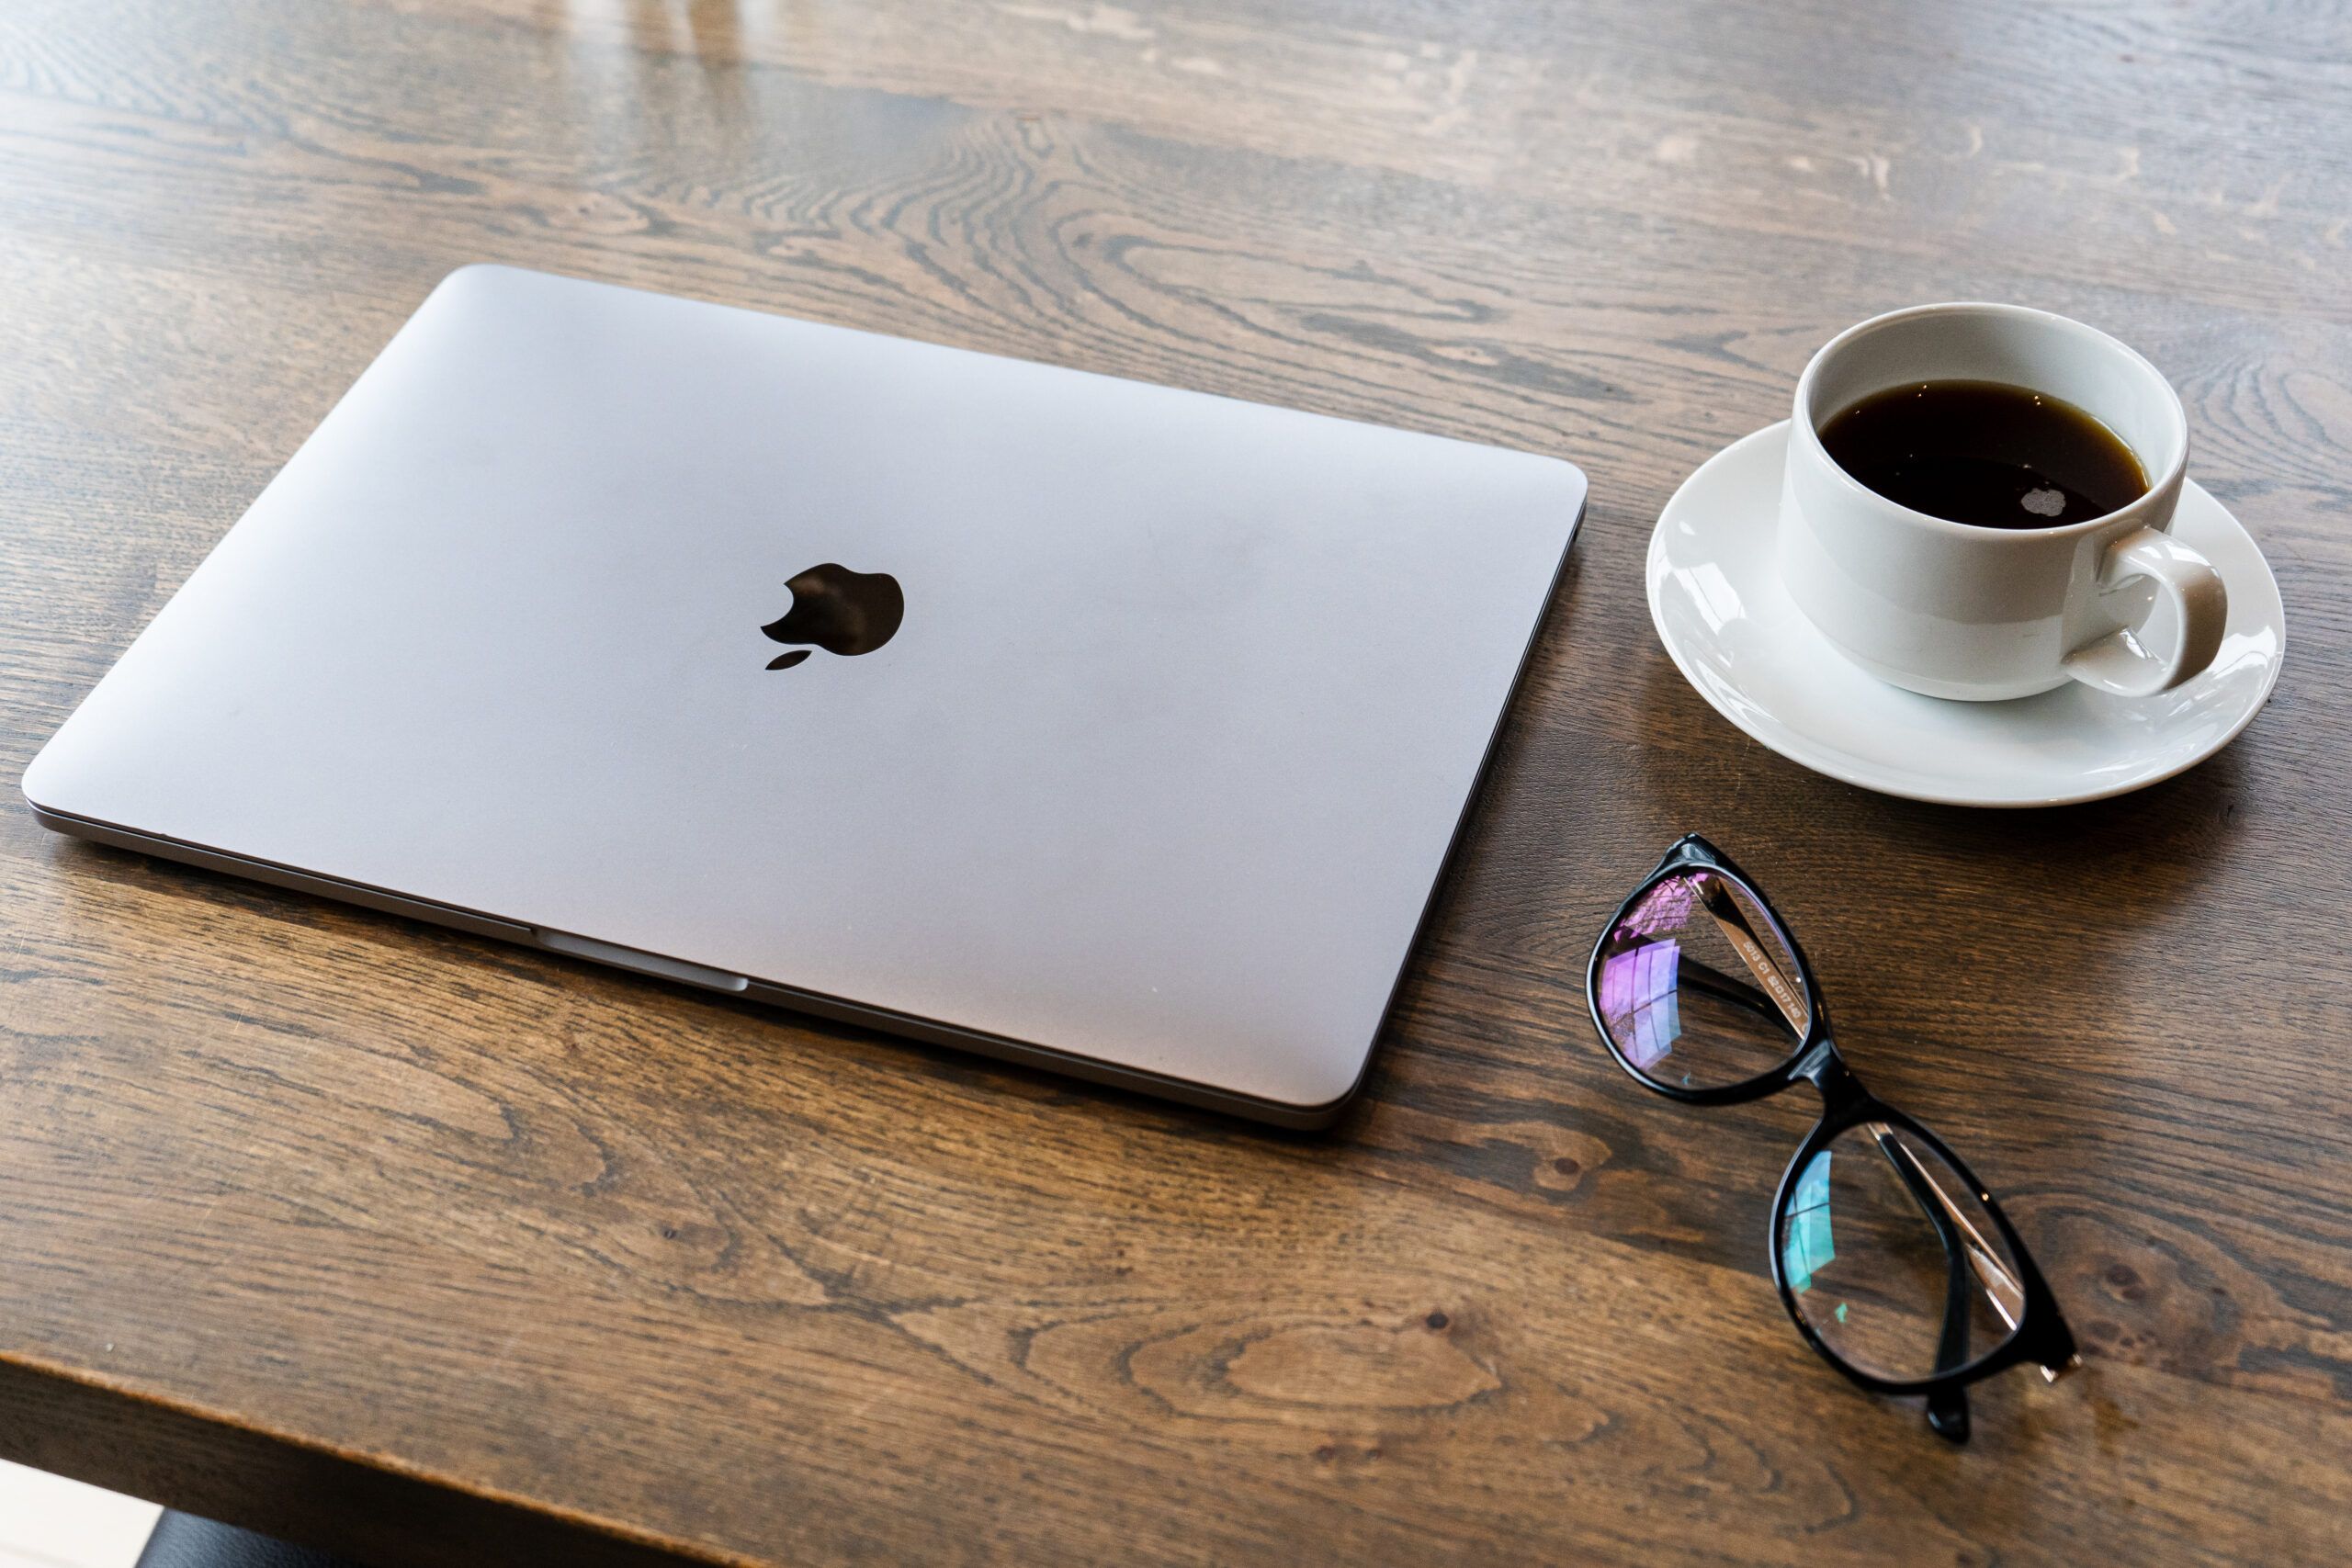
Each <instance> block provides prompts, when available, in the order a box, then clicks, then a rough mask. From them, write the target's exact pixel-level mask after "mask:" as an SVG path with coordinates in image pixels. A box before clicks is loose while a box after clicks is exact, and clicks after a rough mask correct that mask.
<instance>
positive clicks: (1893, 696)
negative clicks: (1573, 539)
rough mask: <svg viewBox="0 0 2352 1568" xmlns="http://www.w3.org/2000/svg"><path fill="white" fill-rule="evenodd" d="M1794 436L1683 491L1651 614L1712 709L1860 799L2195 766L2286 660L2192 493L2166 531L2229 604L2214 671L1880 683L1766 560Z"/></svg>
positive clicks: (2278, 617)
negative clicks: (2020, 693)
mask: <svg viewBox="0 0 2352 1568" xmlns="http://www.w3.org/2000/svg"><path fill="white" fill-rule="evenodd" d="M1788 429H1789V427H1788V424H1787V422H1785V421H1783V422H1782V423H1779V424H1776V425H1773V426H1771V427H1770V428H1769V429H1766V430H1759V431H1758V432H1757V433H1756V434H1753V435H1750V436H1748V437H1747V438H1746V439H1744V440H1741V441H1736V442H1734V443H1733V444H1732V445H1731V446H1726V447H1724V449H1723V450H1722V451H1721V452H1718V453H1716V454H1715V455H1714V456H1713V457H1710V458H1708V459H1707V461H1706V462H1705V463H1704V464H1703V465H1702V466H1701V468H1700V469H1699V471H1698V472H1696V473H1694V474H1692V475H1691V477H1690V478H1689V479H1685V480H1684V481H1683V482H1682V488H1681V489H1680V490H1678V491H1675V492H1674V499H1673V500H1671V501H1669V502H1667V503H1666V511H1665V512H1664V513H1662V514H1661V515H1660V516H1659V518H1658V520H1657V532H1656V533H1654V534H1652V535H1651V536H1650V557H1649V574H1648V575H1649V595H1650V618H1651V619H1652V620H1653V621H1655V622H1657V635H1658V637H1659V638H1660V639H1661V640H1662V641H1664V642H1665V644H1666V651H1667V652H1668V655H1670V656H1671V657H1672V658H1673V660H1674V662H1675V666H1676V668H1678V669H1679V670H1680V671H1682V674H1683V678H1684V679H1686V680H1688V681H1689V682H1691V685H1693V686H1695V687H1697V688H1698V690H1699V694H1700V695H1701V696H1703V697H1705V698H1706V699H1707V701H1708V702H1710V703H1712V704H1713V705H1714V707H1715V711H1716V712H1718V713H1720V714H1722V715H1723V716H1724V717H1725V718H1727V719H1729V720H1731V721H1732V723H1734V724H1736V725H1737V726H1739V728H1742V729H1744V730H1746V731H1747V733H1748V734H1750V735H1752V736H1754V737H1755V738H1756V739H1758V740H1760V741H1762V742H1763V743H1764V744H1765V745H1767V746H1770V748H1771V749H1772V750H1775V751H1778V752H1779V753H1780V754H1781V756H1783V757H1786V758H1788V759H1789V760H1790V761H1792V762H1798V763H1802V764H1803V765H1804V766H1805V767H1808V768H1811V769H1813V770H1814V771H1815V773H1826V774H1828V775H1829V776H1830V777H1831V778H1834V779H1843V780H1845V781H1846V782H1847V783H1848V784H1860V785H1861V786H1862V787H1863V788H1864V789H1874V790H1878V791H1880V792H1881V793H1883V794H1886V795H1905V796H1907V797H1909V798H1910V799H1913V800H1932V801H1939V802H1942V803H1945V804H1947V805H1952V806H2064V805H2067V804H2069V803H2072V802H2075V801H2082V800H2103V799H2105V798H2106V797H2108V796H2109V795H2121V794H2124V793H2125V792H2127V791H2129V790H2135V789H2140V788H2143V787H2144V786H2145V785H2148V784H2154V783H2156V782H2157V781H2158V780H2159V779H2168V778H2170V777H2172V775H2173V774H2175V773H2179V772H2181V771H2182V770H2183V769H2186V768H2190V767H2194V766H2195V765H2196V764H2198V763H2199V762H2201V761H2204V760H2205V759H2206V758H2208V757H2210V756H2211V755H2212V754H2213V753H2214V752H2216V751H2218V750H2221V749H2222V747H2224V746H2226V745H2228V744H2229V743H2230V742H2231V741H2232V740H2233V739H2236V738H2237V734H2238V732H2239V731H2240V730H2242V729H2244V728H2245V727H2246V726H2247V725H2248V724H2249V723H2251V722H2253V719H2254V716H2255V715H2256V714H2257V713H2259V712H2260V711H2261V710H2262V705H2263V703H2264V702H2265V701H2266V700H2267V698H2268V697H2269V695H2270V688H2271V687H2272V686H2273V685H2275V684H2276V683H2277V682H2278V664H2279V660H2280V657H2281V655H2282V654H2283V653H2284V652H2285V650H2286V646H2287V626H2286V610H2285V607H2284V606H2283V605H2281V604H2279V602H2278V581H2276V580H2275V579H2274V578H2272V576H2271V575H2270V565H2269V563H2268V562H2267V561H2266V560H2264V559H2263V558H2262V551H2261V550H2260V549H2259V548H2257V547H2256V545H2255V542H2254V540H2253V538H2252V537H2251V536H2248V535H2247V533H2246V531H2245V528H2243V527H2241V526H2240V525H2239V524H2238V521H2237V519H2236V518H2234V517H2233V516H2231V515H2230V514H2229V513H2228V511H2226V510H2225V509H2224V508H2223V507H2222V503H2221V502H2218V501H2215V500H2214V499H2213V498H2212V497H2211V496H2210V495H2208V494H2206V493H2205V491H2202V490H2200V489H2199V488H2198V486H2197V484H2196V483H2195V482H2194V481H2193V480H2192V481H2191V482H2189V483H2188V485H2187V486H2186V487H2185V488H2184V489H2183V491H2182V492H2181V497H2180V510H2179V511H2178V512H2177V513H2176V514H2175V520H2174V523H2173V532H2174V534H2175V535H2176V536H2177V537H2178V538H2179V539H2180V540H2181V541H2182V542H2183V543H2185V544H2188V545H2189V546H2191V547H2195V548H2196V549H2198V550H2199V551H2200V552H2202V553H2203V555H2204V556H2205V558H2206V559H2208V560H2210V561H2211V562H2212V563H2213V566H2214V569H2215V570H2218V571H2219V572H2220V573H2221V574H2222V582H2223V583H2224V584H2225V585H2226V586H2227V587H2228V589H2229V592H2230V619H2229V628H2228V631H2227V632H2226V633H2225V635H2224V636H2223V637H2222V651H2221V652H2220V653H2219V654H2217V655H2216V656H2215V657H2214V660H2213V664H2212V668H2211V669H2209V670H2207V671H2205V672H2204V673H2203V674H2201V675H2199V676H2198V677H2197V678H2196V679H2194V680H2192V681H2189V682H2185V683H2184V684H2182V685H2180V686H2178V687H2177V688H2175V689H2174V690H2172V691H2169V692H2165V693H2163V694H2160V695H2157V696H2153V697H2114V696H2109V695H2106V694H2103V693H2099V692H2095V691H2092V690H2091V689H2090V688H2089V687H2087V686H2085V685H2083V684H2081V683H2080V682H2072V681H2070V682H2067V683H2066V684H2065V685H2064V686H2062V687H2060V688H2059V689H2058V690H2057V691H2054V692H2044V693H2042V694H2041V695H2040V696H2034V697H2019V698H2018V699H2017V700H2016V701H2014V702H2006V703H1961V702H1946V701H1943V700H1941V699H1939V698H1936V697H1923V696H1920V695H1918V694H1916V693H1912V692H1906V691H1903V690H1901V689H1900V688H1898V687H1894V686H1890V685H1887V684H1886V683H1885V682H1882V681H1880V680H1878V679H1877V678H1875V677H1874V676H1871V675H1866V674H1864V673H1863V672H1862V671H1861V670H1860V669H1859V668H1858V667H1856V666H1855V665H1854V664H1852V663H1850V662H1849V661H1848V660H1847V659H1846V657H1845V656H1844V655H1843V654H1841V653H1839V652H1838V650H1837V649H1835V648H1833V647H1831V646H1830V645H1829V643H1828V642H1826V640H1824V639H1823V637H1822V636H1821V634H1820V633H1819V632H1817V631H1815V630H1814V629H1813V626H1812V623H1811V622H1809V621H1807V620H1806V619H1805V618H1804V616H1803V615H1799V614H1798V613H1797V610H1796V607H1795V606H1794V605H1793V604H1790V603H1789V598H1788V595H1787V593H1786V592H1784V591H1783V590H1782V589H1781V580H1780V574H1779V573H1778V572H1777V571H1776V570H1774V569H1773V564H1772V537H1773V529H1774V526H1775V523H1774V518H1775V514H1776V513H1778V512H1779V510H1780V504H1781V458H1782V456H1783V454H1784V453H1785V452H1786V450H1787V447H1788Z"/></svg>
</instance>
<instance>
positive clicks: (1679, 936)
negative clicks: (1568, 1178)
mask: <svg viewBox="0 0 2352 1568" xmlns="http://www.w3.org/2000/svg"><path fill="white" fill-rule="evenodd" d="M1597 983H1598V985H1599V987H1600V996H1599V998H1597V1000H1598V1003H1599V1006H1600V1017H1601V1021H1602V1023H1603V1025H1604V1026H1605V1027H1606V1028H1607V1029H1608V1031H1609V1038H1610V1041H1611V1043H1613V1044H1614V1045H1615V1046H1616V1047H1617V1050H1618V1052H1619V1053H1620V1054H1621V1055H1623V1057H1624V1058H1625V1060H1626V1061H1627V1062H1629V1063H1631V1064H1632V1065H1633V1066H1634V1068H1635V1070H1637V1071H1639V1072H1640V1073H1642V1074H1643V1075H1644V1076H1645V1077H1650V1078H1652V1079H1654V1080H1656V1081H1657V1082H1659V1083H1663V1084H1668V1085H1672V1086H1674V1087H1677V1088H1682V1089H1714V1088H1720V1087H1722V1086H1724V1085H1727V1084H1736V1083H1744V1082H1746V1081H1747V1079H1749V1078H1752V1077H1758V1076H1759V1075H1761V1074H1764V1073H1767V1072H1770V1071H1771V1070H1772V1069H1773V1068H1775V1067H1777V1066H1780V1065H1781V1063H1783V1062H1785V1061H1787V1060H1788V1059H1789V1057H1790V1056H1791V1055H1793V1054H1794V1053H1795V1051H1796V1048H1797V1046H1798V1045H1799V1044H1800V1043H1802V1042H1803V1041H1804V1034H1805V1030H1806V1028H1807V1026H1808V1023H1809V1022H1810V1018H1809V1015H1808V1013H1807V1010H1806V1008H1805V1000H1804V987H1803V984H1802V983H1801V982H1800V981H1799V979H1798V976H1797V962H1796V957H1795V955H1794V954H1793V953H1791V952H1790V951H1789V944H1788V942H1787V940H1786V939H1785V938H1783V937H1782V936H1781V931H1780V928H1779V927H1778V926H1776V925H1774V924H1773V923H1772V919H1771V917H1770V916H1769V915H1767V914H1765V912H1764V911H1763V909H1762V908H1760V907H1759V906H1758V904H1757V903H1756V901H1755V900H1754V899H1753V898H1751V897H1748V895H1747V890H1746V889H1744V888H1742V887H1741V886H1739V885H1738V884H1737V883H1736V882H1734V881H1732V880H1731V879H1730V878H1729V877H1727V876H1724V875H1722V874H1719V873H1716V872H1711V871H1693V872H1684V873H1680V874H1677V875H1674V876H1669V877H1668V878H1666V879H1665V880H1664V881H1662V882H1660V883H1658V884H1657V886H1654V887H1652V888H1650V889H1649V891H1647V892H1646V893H1645V894H1643V895H1642V897H1640V898H1639V899H1637V900H1636V901H1635V902H1634V907H1633V908H1631V909H1630V910H1628V911H1627V912H1626V914H1625V916H1624V918H1623V919H1620V920H1619V921H1618V922H1617V924H1616V925H1615V927H1613V928H1612V929H1611V931H1610V933H1609V938H1608V941H1607V942H1605V943H1604V944H1603V946H1602V948H1601V955H1600V974H1599V976H1598V982H1597Z"/></svg>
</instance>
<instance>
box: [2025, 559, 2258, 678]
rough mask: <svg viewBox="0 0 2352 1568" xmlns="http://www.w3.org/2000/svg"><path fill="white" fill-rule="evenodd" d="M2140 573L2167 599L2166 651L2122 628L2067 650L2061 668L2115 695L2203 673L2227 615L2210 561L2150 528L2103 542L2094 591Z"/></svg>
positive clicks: (2218, 646) (2223, 591) (2227, 602)
mask: <svg viewBox="0 0 2352 1568" xmlns="http://www.w3.org/2000/svg"><path fill="white" fill-rule="evenodd" d="M2135 577H2144V578H2146V579H2148V580H2149V581H2152V582H2154V584H2155V585H2156V589H2157V592H2161V593H2162V594H2163V595H2164V596H2165V598H2166V599H2168V600H2170V601H2171V602H2172V607H2173V613H2174V615H2176V616H2177V618H2178V620H2179V622H2180V641H2179V646H2177V647H2176V648H2175V649H2173V650H2172V651H2171V652H2170V653H2169V654H2162V653H2151V652H2148V651H2146V650H2145V649H2143V648H2142V647H2141V646H2140V644H2139V642H2138V640H2137V639H2136V638H2134V637H2132V636H2131V633H2129V632H2122V631H2117V632H2109V633H2108V634H2107V635H2106V636H2105V637H2098V638H2097V639H2095V640H2093V641H2091V642H2086V643H2085V644H2084V645H2083V646H2082V647H2080V648H2078V649H2075V651H2074V652H2072V653H2070V654H2068V655H2067V656H2066V659H2065V669H2066V673H2067V674H2069V675H2072V676H2073V677H2074V678H2075V680H2077V681H2080V682H2083V683H2084V684H2086V685H2090V686H2096V687H2098V689H2099V690H2100V691H2102V692H2112V693H2114V694H2116V695H2117V696H2119V697H2145V696H2153V695H2154V694H2156V693H2158V692H2169V691H2171V690H2172V689H2173V688H2174V687H2175V686H2177V685H2179V684H2180V683H2181V682H2183V681H2186V680H2188V679H2189V678H2190V677H2191V676H2194V675H2199V674H2202V673H2203V672H2204V670H2205V667H2206V666H2207V665H2209V664H2211V663H2212V662H2213V655H2214V654H2216V653H2218V652H2220V651H2221V648H2222V624H2223V623H2224V622H2226V621H2227V620H2228V619H2229V615H2230V594H2229V590H2227V589H2225V588H2223V587H2222V579H2221V576H2220V574H2219V573H2217V572H2216V571H2214V570H2213V563H2212V562H2211V561H2209V560H2207V559H2206V558H2204V557H2203V556H2200V555H2199V554H2198V553H2197V552H2196V551H2195V550H2192V549H2190V548H2189V547H2188V546H2187V545H2184V544H2182V543H2181V542H2180V541H2179V540H2178V539H2176V538H2174V537H2173V536H2171V535H2170V534H2160V533H2158V532H2157V531H2156V530H2155V529H2154V528H2136V529H2134V530H2132V531H2131V533H2129V534H2126V535H2124V536H2123V537H2121V538H2120V539H2118V540H2117V541H2116V542H2115V543H2114V544H2112V545H2110V546H2109V547H2108V550H2107V558H2106V559H2105V560H2104V561H2103V562H2101V563H2100V566H2099V573H2098V585H2099V588H2100V590H2101V591H2102V592H2105V591H2107V590H2109V589H2114V588H2120V587H2121V586H2122V585H2123V584H2124V583H2126V582H2128V581H2131V579H2132V578H2135Z"/></svg>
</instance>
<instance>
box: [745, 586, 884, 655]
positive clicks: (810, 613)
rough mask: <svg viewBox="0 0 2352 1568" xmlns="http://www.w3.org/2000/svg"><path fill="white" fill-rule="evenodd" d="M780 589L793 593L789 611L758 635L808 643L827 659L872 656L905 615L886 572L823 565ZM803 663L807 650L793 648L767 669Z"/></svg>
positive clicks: (783, 640) (762, 629) (778, 640)
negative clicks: (831, 656)
mask: <svg viewBox="0 0 2352 1568" xmlns="http://www.w3.org/2000/svg"><path fill="white" fill-rule="evenodd" d="M785 586H786V588H789V589H791V590H792V608H791V609H789V610H787V611H786V612H785V615H784V618H783V619H782V620H780V621H770V622H769V623H768V624H767V625H766V626H762V627H761V628H760V630H761V631H763V632H764V633H766V634H767V636H768V637H770V638H772V639H773V640H775V641H776V642H812V643H815V644H816V645H817V646H818V647H819V648H821V649H824V650H825V651H826V652H827V653H841V654H854V653H871V652H873V651H874V650H875V649H877V648H879V647H881V646H882V645H883V644H884V643H886V642H888V641H889V640H890V638H891V637H894V636H896V635H897V633H898V630H899V620H900V619H901V618H903V617H904V616H905V615H906V613H907V600H906V595H904V594H903V593H901V592H899V580H898V579H897V578H895V577H892V576H891V575H890V574H889V573H888V572H887V571H852V570H850V569H849V568H847V567H845V566H837V565H835V564H834V563H833V562H831V561H827V562H826V563H825V564H824V565H822V566H812V567H810V568H809V570H807V571H804V572H802V573H801V574H800V575H799V576H797V577H796V578H794V579H793V580H792V581H789V582H787V583H786V584H785ZM808 657H809V649H805V648H796V649H793V650H792V651H791V652H789V653H779V654H777V655H776V656H775V658H774V659H772V660H769V661H768V668H769V669H771V670H789V669H791V668H792V667H793V666H794V665H796V664H797V663H799V662H800V661H801V660H804V659H806V658H808Z"/></svg>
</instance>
